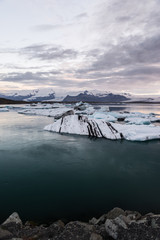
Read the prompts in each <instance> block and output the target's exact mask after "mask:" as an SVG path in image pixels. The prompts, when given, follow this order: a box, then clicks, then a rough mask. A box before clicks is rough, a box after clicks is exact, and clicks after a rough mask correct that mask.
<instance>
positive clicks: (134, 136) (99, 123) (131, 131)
mask: <svg viewBox="0 0 160 240" xmlns="http://www.w3.org/2000/svg"><path fill="white" fill-rule="evenodd" d="M44 130H46V131H53V132H59V133H69V134H79V135H88V136H92V137H104V138H107V139H112V140H115V139H126V140H131V141H147V140H151V139H160V127H159V126H154V125H126V124H119V123H110V122H106V121H104V120H103V119H89V118H87V117H86V116H77V115H71V116H66V117H64V118H61V119H59V120H58V121H56V122H55V123H53V124H50V125H48V126H46V127H45V128H44Z"/></svg>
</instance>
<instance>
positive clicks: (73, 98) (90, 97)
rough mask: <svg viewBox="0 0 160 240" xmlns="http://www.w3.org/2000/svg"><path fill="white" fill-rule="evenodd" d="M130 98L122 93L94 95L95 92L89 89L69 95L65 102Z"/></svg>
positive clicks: (108, 100)
mask: <svg viewBox="0 0 160 240" xmlns="http://www.w3.org/2000/svg"><path fill="white" fill-rule="evenodd" d="M126 100H129V98H127V97H125V96H123V95H120V94H112V93H108V94H105V95H93V94H88V92H87V91H85V92H84V93H80V94H78V95H77V96H70V95H67V96H66V97H65V98H64V99H63V102H80V101H84V102H100V103H103V102H121V101H126Z"/></svg>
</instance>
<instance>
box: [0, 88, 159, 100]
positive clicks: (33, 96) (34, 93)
mask: <svg viewBox="0 0 160 240" xmlns="http://www.w3.org/2000/svg"><path fill="white" fill-rule="evenodd" d="M0 98H6V99H10V100H15V101H28V102H31V101H34V102H41V101H57V102H61V101H63V102H79V101H84V102H85V101H86V102H100V103H103V102H150V103H152V102H153V103H154V102H160V96H158V95H157V96H136V95H131V94H129V93H117V92H114V93H113V92H109V91H97V90H93V91H87V90H86V91H79V92H65V93H64V92H60V91H59V92H56V93H55V91H54V90H53V89H51V88H44V89H37V90H31V91H29V90H23V91H16V92H15V91H12V92H8V93H5V94H4V93H3V94H0Z"/></svg>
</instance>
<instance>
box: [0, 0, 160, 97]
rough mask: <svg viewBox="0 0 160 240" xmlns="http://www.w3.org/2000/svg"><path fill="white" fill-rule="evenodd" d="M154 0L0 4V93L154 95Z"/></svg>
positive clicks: (157, 8)
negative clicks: (49, 91) (42, 91)
mask: <svg viewBox="0 0 160 240" xmlns="http://www.w3.org/2000/svg"><path fill="white" fill-rule="evenodd" d="M159 13H160V0H141V1H139V0H134V1H131V0H121V1H120V0H81V1H79V0H0V31H1V33H0V92H1V93H2V92H3V93H5V92H7V91H18V90H32V89H37V88H52V89H54V91H55V92H56V91H58V92H60V91H62V92H69V91H83V90H89V91H90V90H99V91H111V92H114V91H116V92H117V91H118V92H129V93H131V94H139V95H142V94H152V95H158V94H159V95H160V14H159Z"/></svg>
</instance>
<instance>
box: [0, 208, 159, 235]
mask: <svg viewBox="0 0 160 240" xmlns="http://www.w3.org/2000/svg"><path fill="white" fill-rule="evenodd" d="M47 239H48V240H113V239H117V240H160V215H156V214H153V213H150V214H147V215H145V216H142V215H141V214H140V213H139V212H136V211H124V210H123V209H120V208H114V209H113V210H111V211H110V212H108V213H106V214H104V215H102V216H101V217H100V218H99V219H96V218H92V219H91V220H90V221H89V223H85V222H80V221H73V222H69V223H67V224H66V225H65V224H64V223H63V222H62V221H61V220H59V221H57V222H54V223H52V224H51V225H50V226H46V225H40V226H35V225H34V224H33V223H32V222H26V223H25V224H24V225H23V224H22V221H21V219H20V217H19V215H18V214H17V213H13V214H12V215H11V216H9V218H8V219H7V220H6V221H5V222H4V223H2V224H1V225H0V240H47Z"/></svg>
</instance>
